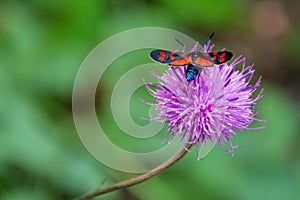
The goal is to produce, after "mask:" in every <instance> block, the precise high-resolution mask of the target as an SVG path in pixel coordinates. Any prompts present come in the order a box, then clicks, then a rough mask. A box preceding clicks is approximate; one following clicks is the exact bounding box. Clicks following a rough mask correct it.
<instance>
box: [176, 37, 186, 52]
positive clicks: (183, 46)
mask: <svg viewBox="0 0 300 200" xmlns="http://www.w3.org/2000/svg"><path fill="white" fill-rule="evenodd" d="M175 40H176V41H177V42H178V43H179V44H181V46H182V50H181V51H182V52H184V49H185V45H184V44H183V42H181V41H180V40H179V39H177V38H175Z"/></svg>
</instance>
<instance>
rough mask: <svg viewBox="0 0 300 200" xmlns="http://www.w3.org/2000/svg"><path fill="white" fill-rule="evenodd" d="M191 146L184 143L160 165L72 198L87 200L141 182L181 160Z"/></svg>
mask: <svg viewBox="0 0 300 200" xmlns="http://www.w3.org/2000/svg"><path fill="white" fill-rule="evenodd" d="M191 147H192V145H191V144H187V145H185V146H184V147H183V148H182V149H181V150H180V151H179V152H178V153H176V154H175V155H174V156H172V157H171V158H170V159H169V160H167V161H166V162H164V163H162V164H161V165H159V166H158V167H156V168H154V169H153V170H151V171H149V172H146V173H144V174H142V175H140V176H137V177H134V178H131V179H128V180H125V181H121V182H118V183H115V184H112V185H110V186H108V187H106V188H103V189H97V190H95V191H93V192H91V193H88V194H86V195H83V196H81V197H78V198H76V199H74V200H88V199H92V198H94V197H97V196H100V195H103V194H106V193H109V192H113V191H115V190H119V189H123V188H128V187H131V186H133V185H136V184H139V183H141V182H144V181H146V180H148V179H150V178H152V177H154V176H156V175H158V174H160V173H162V172H164V171H166V170H167V169H169V168H170V167H171V166H172V165H174V164H175V163H177V162H178V161H179V160H181V159H182V158H183V157H184V156H185V155H186V153H187V152H188V151H189V149H190V148H191Z"/></svg>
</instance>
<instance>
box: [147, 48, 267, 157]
mask: <svg viewBox="0 0 300 200" xmlns="http://www.w3.org/2000/svg"><path fill="white" fill-rule="evenodd" d="M196 47H197V44H196V45H195V47H194V48H193V49H192V51H191V52H193V51H195V50H196ZM212 48H213V45H212V46H210V47H209V45H205V46H204V52H211V51H212ZM238 65H241V66H242V68H241V70H237V69H236V66H238ZM185 70H186V66H181V67H176V68H174V67H170V68H169V69H168V70H167V71H166V72H165V73H164V74H163V75H162V76H159V75H157V74H155V73H152V74H153V76H155V78H156V79H157V81H158V84H153V83H148V84H147V83H145V86H146V89H147V90H148V91H149V93H150V94H151V95H152V96H153V97H154V98H155V102H154V103H153V104H151V105H153V106H154V108H155V109H156V111H157V116H156V117H153V118H151V119H150V120H156V121H160V122H163V123H166V124H167V125H168V128H167V130H168V131H169V132H170V134H169V142H170V141H171V139H172V138H173V137H174V136H176V135H178V136H179V138H180V140H182V141H185V142H186V143H188V144H195V145H196V146H197V156H198V159H199V155H198V151H199V147H200V146H202V145H206V144H207V142H208V141H209V142H212V143H213V144H218V145H220V146H221V147H223V148H224V150H225V151H228V152H231V153H232V155H234V148H236V146H233V145H232V142H231V138H232V137H233V136H234V135H236V134H237V130H240V131H241V130H244V129H250V130H253V129H259V128H262V127H259V128H249V125H250V124H251V123H252V122H253V121H254V120H257V121H262V120H258V119H256V118H255V116H256V115H257V114H258V113H257V112H254V106H255V105H256V102H257V101H258V100H259V99H261V98H262V91H263V89H262V90H261V91H260V92H259V94H258V95H257V96H256V97H255V98H253V97H252V94H253V92H254V91H255V90H256V89H257V88H258V87H259V86H260V80H261V77H260V78H259V79H258V81H257V82H256V83H255V84H254V85H250V81H251V79H252V76H253V74H254V71H255V70H254V69H253V64H252V65H250V66H247V65H246V58H245V57H243V56H242V55H240V56H238V57H237V58H235V60H234V61H233V62H231V64H227V63H225V64H221V65H216V66H213V67H209V68H202V69H201V70H200V71H199V74H198V75H197V76H196V77H195V79H194V80H192V81H191V82H190V83H189V82H188V81H187V80H186V77H185ZM226 144H227V145H226Z"/></svg>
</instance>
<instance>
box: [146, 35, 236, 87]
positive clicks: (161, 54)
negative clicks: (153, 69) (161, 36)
mask: <svg viewBox="0 0 300 200" xmlns="http://www.w3.org/2000/svg"><path fill="white" fill-rule="evenodd" d="M213 35H214V32H213V33H212V34H211V35H210V36H209V38H208V39H207V40H206V41H205V42H204V43H203V45H202V46H204V45H205V44H207V43H208V42H209V41H210V40H211V38H212V37H213ZM177 41H178V42H179V43H180V44H182V43H181V42H180V41H179V40H177ZM182 45H183V44H182ZM183 46H184V45H183ZM232 56H233V54H232V53H231V52H229V51H215V52H208V53H203V52H200V51H194V52H191V53H180V52H175V51H167V50H161V49H158V50H154V51H152V52H150V57H151V58H152V59H153V60H154V61H156V62H159V63H161V64H168V65H170V66H184V65H187V68H186V71H185V74H186V80H187V81H188V82H190V81H192V80H193V79H194V78H195V76H196V75H197V74H198V73H199V69H200V68H202V67H212V66H214V65H220V64H223V63H226V62H228V61H229V60H230V59H231V58H232Z"/></svg>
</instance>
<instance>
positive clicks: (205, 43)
mask: <svg viewBox="0 0 300 200" xmlns="http://www.w3.org/2000/svg"><path fill="white" fill-rule="evenodd" d="M214 35H215V32H212V34H210V36H209V37H208V38H207V40H206V41H205V42H204V43H203V44H202V45H201V46H200V48H199V51H200V50H201V49H203V48H204V45H207V44H208V43H209V41H210V40H211V38H212V37H213V36H214Z"/></svg>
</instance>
